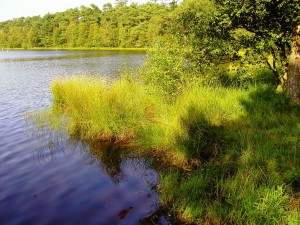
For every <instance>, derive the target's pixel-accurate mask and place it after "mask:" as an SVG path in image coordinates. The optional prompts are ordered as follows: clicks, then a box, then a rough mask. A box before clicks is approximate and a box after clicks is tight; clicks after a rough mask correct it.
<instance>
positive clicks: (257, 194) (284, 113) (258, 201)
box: [161, 86, 300, 224]
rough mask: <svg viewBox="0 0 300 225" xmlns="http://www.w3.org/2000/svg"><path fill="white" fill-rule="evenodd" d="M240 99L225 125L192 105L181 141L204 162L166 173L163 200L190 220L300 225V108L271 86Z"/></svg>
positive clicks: (163, 180) (180, 217)
mask: <svg viewBox="0 0 300 225" xmlns="http://www.w3.org/2000/svg"><path fill="white" fill-rule="evenodd" d="M240 103H241V105H242V106H243V108H244V112H245V113H244V114H243V116H241V117H240V118H238V119H236V120H234V121H230V122H228V121H226V123H224V124H221V125H220V126H213V125H211V124H210V122H209V118H206V116H205V115H203V114H202V113H201V112H200V111H199V110H197V109H196V108H192V107H191V108H189V109H188V114H187V117H185V118H182V124H183V127H184V129H185V130H186V131H187V132H186V134H187V135H186V137H185V138H184V139H181V140H180V141H179V142H180V143H181V144H182V145H183V146H184V148H183V149H186V151H187V153H186V155H188V156H189V157H191V158H192V160H195V159H197V160H201V164H200V166H198V168H196V169H194V170H193V171H191V172H189V173H186V172H183V171H180V170H179V169H171V170H169V172H168V173H167V174H165V175H163V176H162V181H161V186H162V201H163V202H164V203H166V205H172V207H173V208H172V210H175V211H176V213H177V214H178V218H179V219H180V220H181V221H183V222H182V223H186V224H190V223H196V224H203V223H206V224H220V223H226V224H283V223H289V224H297V223H298V222H299V220H300V201H299V198H300V193H299V187H300V151H299V147H300V107H299V105H293V104H292V103H290V102H289V99H288V98H287V97H286V96H285V94H284V93H277V92H276V90H275V89H274V88H272V87H269V86H261V87H260V88H256V89H254V90H253V91H252V92H249V94H248V96H247V98H245V99H241V100H240ZM295 202H296V203H295Z"/></svg>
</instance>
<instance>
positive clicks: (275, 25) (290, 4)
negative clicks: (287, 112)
mask: <svg viewBox="0 0 300 225" xmlns="http://www.w3.org/2000/svg"><path fill="white" fill-rule="evenodd" d="M215 2H216V5H217V7H218V13H216V15H215V17H214V20H213V22H212V24H211V26H212V27H213V28H214V32H215V33H216V35H219V36H222V38H227V39H232V35H231V34H232V31H234V30H236V29H238V28H242V29H244V30H245V31H247V32H250V33H252V34H254V35H253V38H252V39H250V40H249V39H248V40H246V42H245V41H244V42H242V43H241V44H243V45H244V47H249V48H250V47H251V51H253V52H254V53H257V54H258V55H260V56H262V57H263V58H264V61H265V63H266V64H267V65H268V66H269V68H270V69H271V70H273V71H274V72H275V73H276V74H277V75H278V77H280V78H283V77H284V73H285V71H288V70H289V69H292V71H293V72H291V71H288V76H287V80H288V81H287V90H288V91H287V93H288V95H289V96H290V97H291V98H292V99H293V100H295V101H300V95H299V94H296V93H294V91H296V90H299V89H300V82H298V83H297V82H296V80H299V78H297V77H299V76H300V75H299V74H298V75H297V71H298V72H299V69H298V70H297V69H295V66H288V58H289V54H290V53H291V49H292V45H291V40H292V36H293V34H296V33H297V32H296V28H297V24H298V23H299V15H300V0H276V1H275V0H256V1H255V2H253V1H252V0H244V1H237V0H215ZM294 40H295V39H294ZM294 43H295V41H294ZM295 48H296V47H295ZM296 52H297V51H296ZM294 53H295V51H294ZM269 55H272V58H273V63H271V62H270V61H269V60H268V56H269ZM281 80H282V79H281ZM295 82H296V83H295ZM295 85H298V86H297V87H295Z"/></svg>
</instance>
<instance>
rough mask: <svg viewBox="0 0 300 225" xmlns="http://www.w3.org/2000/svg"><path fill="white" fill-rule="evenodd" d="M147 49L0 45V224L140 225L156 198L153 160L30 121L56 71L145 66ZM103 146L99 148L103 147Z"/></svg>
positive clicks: (108, 71)
mask: <svg viewBox="0 0 300 225" xmlns="http://www.w3.org/2000/svg"><path fill="white" fill-rule="evenodd" d="M143 62H144V54H143V53H142V52H131V53H130V54H129V53H125V52H114V51H101V52H100V51H90V52H89V51H9V52H6V51H0V224H5V225H12V224H38V225H43V224H64V225H67V224H72V225H73V224H82V225H83V224H84V225H86V224H98V225H99V224H108V225H109V224H130V225H131V224H139V223H140V222H139V221H141V220H143V219H144V218H146V217H148V216H149V215H151V214H153V213H155V212H156V211H157V210H158V208H159V204H158V202H157V197H158V196H157V194H156V192H155V190H154V189H153V187H154V186H155V185H156V184H157V182H158V177H157V173H156V171H155V170H154V169H153V168H151V166H152V164H151V161H150V160H148V159H144V158H138V157H132V156H128V155H127V156H126V155H122V154H120V152H119V150H118V149H114V148H112V147H110V146H88V145H87V144H85V143H82V142H79V141H76V140H73V139H71V138H70V137H68V136H67V135H66V136H62V135H55V134H51V132H47V131H46V130H43V131H41V130H38V129H36V128H35V127H34V126H32V125H28V124H26V121H25V119H24V116H25V115H27V113H28V112H34V111H37V110H41V109H43V108H45V107H48V106H50V104H51V92H50V83H51V81H52V80H53V79H54V78H55V77H57V76H70V75H76V74H83V73H86V74H98V75H99V76H102V77H107V78H114V77H115V76H116V74H117V71H118V70H120V69H122V68H123V67H124V65H125V64H126V65H127V67H137V66H141V65H142V63H143ZM100 150H101V151H100Z"/></svg>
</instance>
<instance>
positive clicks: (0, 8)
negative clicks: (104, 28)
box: [0, 0, 149, 21]
mask: <svg viewBox="0 0 300 225" xmlns="http://www.w3.org/2000/svg"><path fill="white" fill-rule="evenodd" d="M148 1H149V0H129V4H130V3H131V2H137V3H139V4H142V3H146V2H148ZM108 2H110V3H112V4H114V2H115V0H1V4H0V21H5V20H10V19H13V18H18V17H22V16H24V17H27V16H37V15H41V16H43V15H45V14H46V13H48V12H50V13H55V12H62V11H65V10H66V9H69V8H75V7H79V6H81V5H85V6H89V5H90V4H92V3H94V4H95V5H97V6H98V7H99V8H100V9H102V6H103V4H105V3H108Z"/></svg>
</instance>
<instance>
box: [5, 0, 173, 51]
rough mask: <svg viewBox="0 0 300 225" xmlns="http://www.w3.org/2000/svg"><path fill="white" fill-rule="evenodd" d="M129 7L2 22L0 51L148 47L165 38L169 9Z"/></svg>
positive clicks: (119, 5) (161, 6)
mask: <svg viewBox="0 0 300 225" xmlns="http://www.w3.org/2000/svg"><path fill="white" fill-rule="evenodd" d="M126 3H127V1H125V0H122V1H121V0H120V1H116V4H115V8H114V7H113V6H112V5H111V4H105V5H104V6H103V10H100V9H99V8H98V6H96V5H95V4H91V5H90V6H89V7H86V6H81V7H79V8H74V9H68V10H66V11H64V12H58V13H54V14H50V13H48V14H46V15H44V16H43V17H41V16H35V17H27V18H25V17H21V18H18V19H13V20H9V21H5V22H1V23H0V47H3V48H21V47H22V48H33V47H44V48H48V47H57V48H62V47H69V48H70V47H72V48H76V47H89V48H91V47H148V46H150V45H152V44H153V43H154V40H155V38H157V37H161V36H164V34H165V32H166V30H165V27H166V25H165V24H166V23H167V21H166V19H165V17H166V15H167V14H168V12H169V11H170V10H171V9H170V8H169V7H168V6H166V5H164V4H158V3H146V4H141V5H135V4H132V5H130V6H127V4H126Z"/></svg>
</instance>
